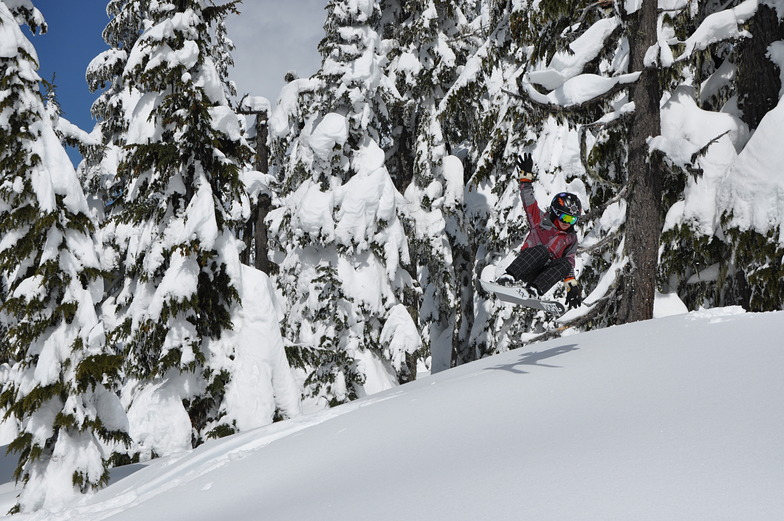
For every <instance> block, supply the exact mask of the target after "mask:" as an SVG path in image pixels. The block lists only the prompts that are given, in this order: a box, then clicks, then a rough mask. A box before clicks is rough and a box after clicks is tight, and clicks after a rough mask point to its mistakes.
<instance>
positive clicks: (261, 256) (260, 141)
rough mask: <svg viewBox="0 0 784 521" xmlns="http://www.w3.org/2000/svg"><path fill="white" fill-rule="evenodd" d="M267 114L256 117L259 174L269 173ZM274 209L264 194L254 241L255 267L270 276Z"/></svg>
mask: <svg viewBox="0 0 784 521" xmlns="http://www.w3.org/2000/svg"><path fill="white" fill-rule="evenodd" d="M267 123H268V118H267V113H266V112H265V113H262V114H259V115H258V116H256V165H255V166H256V170H258V171H259V172H264V173H267V172H269V147H268V146H267V136H268V132H269V130H268V129H269V126H268V124H267ZM271 207H272V199H271V198H270V196H269V195H266V194H262V195H260V196H259V201H258V204H257V208H256V212H255V214H256V223H255V230H254V236H253V238H254V241H255V243H256V251H255V252H254V253H255V254H256V256H255V261H254V266H256V269H259V270H261V271H263V272H264V273H266V274H267V275H269V273H270V268H272V261H270V258H269V247H268V246H269V240H268V235H267V231H268V230H267V223H266V218H267V214H268V213H269V211H270V209H271Z"/></svg>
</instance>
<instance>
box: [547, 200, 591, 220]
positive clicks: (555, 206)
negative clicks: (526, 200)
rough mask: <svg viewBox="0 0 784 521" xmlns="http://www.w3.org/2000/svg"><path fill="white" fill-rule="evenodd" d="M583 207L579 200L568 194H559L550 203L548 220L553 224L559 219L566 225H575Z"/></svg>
mask: <svg viewBox="0 0 784 521" xmlns="http://www.w3.org/2000/svg"><path fill="white" fill-rule="evenodd" d="M582 210H583V205H582V204H580V199H579V198H578V197H577V196H576V195H574V194H571V193H569V192H561V193H560V194H558V195H556V196H555V197H553V201H552V202H551V203H550V219H551V220H552V221H553V222H555V221H556V220H558V219H560V220H561V221H563V222H565V223H566V224H575V223H576V222H577V219H578V218H579V217H580V214H581V213H582Z"/></svg>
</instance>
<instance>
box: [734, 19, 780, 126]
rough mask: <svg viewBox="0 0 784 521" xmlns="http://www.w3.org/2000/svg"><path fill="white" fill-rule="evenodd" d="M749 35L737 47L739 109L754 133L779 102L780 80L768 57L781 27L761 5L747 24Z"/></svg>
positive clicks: (778, 36) (774, 66)
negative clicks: (750, 35) (738, 55)
mask: <svg viewBox="0 0 784 521" xmlns="http://www.w3.org/2000/svg"><path fill="white" fill-rule="evenodd" d="M749 32H751V34H752V38H747V39H745V40H743V42H742V43H741V44H740V59H739V60H738V107H739V108H740V109H741V110H742V111H743V121H744V122H745V123H746V124H747V125H749V127H750V128H751V129H756V128H757V127H758V126H759V123H760V121H762V118H763V117H765V114H767V113H768V112H770V111H771V110H772V109H774V108H775V107H776V105H777V104H778V102H779V91H780V90H781V76H780V75H779V69H778V67H776V65H775V64H774V63H773V61H771V59H770V58H768V56H767V54H768V47H769V46H770V44H771V43H773V42H775V41H778V40H781V39H782V38H784V24H782V23H781V22H779V19H778V16H777V15H776V11H775V10H774V9H773V8H772V7H770V6H768V5H765V4H761V5H760V6H759V9H758V11H757V14H756V15H754V17H753V18H752V19H751V20H750V22H749Z"/></svg>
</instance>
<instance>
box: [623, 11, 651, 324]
mask: <svg viewBox="0 0 784 521" xmlns="http://www.w3.org/2000/svg"><path fill="white" fill-rule="evenodd" d="M656 7H657V2H656V0H644V1H643V3H642V7H641V8H640V10H639V11H638V12H636V13H634V14H633V19H632V20H631V24H630V36H629V42H630V55H631V56H630V66H631V70H632V71H642V74H641V75H640V79H639V80H638V81H637V83H636V84H635V86H634V88H633V90H632V93H631V99H632V101H634V104H635V111H634V117H633V119H632V122H631V129H630V132H631V135H630V142H629V160H628V165H627V168H628V183H629V185H630V186H629V188H630V191H629V198H628V207H627V210H626V234H625V237H626V243H625V252H626V255H627V256H628V258H629V260H630V266H629V268H628V269H627V270H626V274H625V277H626V278H625V280H624V281H623V285H622V288H623V289H622V293H621V295H620V302H619V307H618V316H617V321H618V323H627V322H634V321H637V320H647V319H650V318H652V317H653V301H654V297H655V294H656V268H657V265H658V258H659V238H660V234H661V220H662V217H661V200H662V186H661V178H660V169H659V164H660V159H658V155H657V154H653V155H651V154H650V153H649V151H648V139H649V138H651V137H654V136H658V135H659V134H660V133H661V115H660V112H659V102H660V100H661V96H662V94H661V86H660V85H659V78H658V71H657V69H655V68H647V69H646V68H644V58H645V53H646V51H647V50H648V49H649V48H650V46H651V45H653V44H654V43H656Z"/></svg>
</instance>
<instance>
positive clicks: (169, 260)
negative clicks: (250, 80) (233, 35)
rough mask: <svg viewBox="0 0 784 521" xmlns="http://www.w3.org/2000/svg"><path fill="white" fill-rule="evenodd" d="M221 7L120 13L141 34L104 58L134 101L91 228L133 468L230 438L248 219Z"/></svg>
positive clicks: (153, 5) (134, 5) (139, 5)
mask: <svg viewBox="0 0 784 521" xmlns="http://www.w3.org/2000/svg"><path fill="white" fill-rule="evenodd" d="M235 4H236V2H230V3H228V4H225V5H222V6H215V5H213V4H212V2H208V1H202V0H187V1H179V2H173V3H170V2H129V3H128V4H126V6H125V8H126V10H127V9H131V11H132V12H133V13H140V14H141V15H142V16H146V17H147V18H146V19H145V20H144V27H145V30H144V32H143V33H142V34H140V35H139V36H138V38H137V39H136V40H135V42H134V43H133V46H132V48H130V49H127V53H128V55H127V58H126V57H125V56H124V55H123V54H122V51H124V50H125V49H120V50H118V51H117V52H116V53H115V54H116V58H117V59H118V60H121V59H124V60H125V63H124V66H123V68H122V75H121V77H119V78H117V79H116V80H115V81H116V82H118V83H119V84H120V85H122V86H123V88H124V89H127V90H128V91H129V92H134V91H135V92H136V93H138V95H136V96H126V98H125V99H124V100H123V102H124V103H125V104H124V105H123V106H122V107H121V108H122V110H123V111H124V114H123V117H125V118H127V122H122V121H121V120H120V121H119V122H118V125H120V124H124V125H127V131H126V132H125V133H124V134H123V138H124V142H122V143H121V144H122V145H123V147H122V150H121V153H120V159H119V163H118V168H117V179H118V181H119V187H118V188H117V190H116V193H117V199H116V202H115V203H114V204H113V205H112V210H111V213H110V218H109V220H108V221H107V225H106V227H105V229H104V235H105V240H106V241H107V244H109V245H110V246H111V248H112V249H113V251H114V268H115V269H116V273H115V275H116V276H115V282H114V285H113V287H112V293H111V296H110V300H109V301H108V302H107V309H114V317H112V318H109V319H108V320H109V321H110V326H111V331H110V336H109V339H110V342H111V343H112V345H116V346H117V348H118V349H120V350H121V351H122V352H123V353H124V354H125V356H126V358H125V365H124V369H125V371H126V374H127V377H128V378H130V379H131V380H130V381H129V383H128V384H126V388H125V390H124V394H123V400H124V401H125V403H126V406H127V407H128V408H129V418H130V421H131V435H132V436H133V437H134V441H135V442H136V443H137V444H138V449H137V450H139V451H140V452H141V453H142V455H143V456H144V457H149V456H151V455H156V454H161V453H165V452H168V451H171V450H178V449H182V448H187V447H190V446H191V444H192V443H196V444H198V443H201V442H202V441H203V440H204V439H206V438H208V437H214V436H221V435H225V434H227V433H231V432H234V431H235V430H236V425H234V424H233V422H232V421H231V420H230V419H228V418H227V417H226V414H227V411H226V407H225V400H224V398H225V394H226V389H227V386H228V385H229V383H230V382H231V380H232V370H233V369H232V357H233V356H234V355H235V349H236V337H235V335H236V331H235V330H234V328H235V326H236V322H237V317H238V313H239V310H240V293H239V291H240V288H241V273H240V269H241V268H240V263H239V257H238V250H239V248H240V244H239V242H238V240H237V238H236V236H235V231H236V229H237V227H238V226H240V225H241V223H242V222H243V221H244V219H245V218H246V217H247V215H246V214H247V210H248V203H247V196H246V195H245V193H244V188H243V185H242V183H241V180H240V171H241V169H242V168H244V167H245V165H246V163H247V162H248V160H249V158H250V153H251V150H250V148H249V147H248V145H247V143H246V142H245V139H244V138H243V136H242V133H241V129H240V126H239V122H238V118H237V116H236V114H235V113H234V112H233V110H232V109H231V108H230V106H229V103H228V100H227V98H226V91H227V87H226V85H225V83H224V81H223V79H224V74H223V73H222V72H221V66H220V65H219V64H217V63H216V61H215V59H214V56H215V51H214V43H215V34H216V31H219V27H220V26H221V24H222V21H223V18H224V17H225V16H226V15H227V14H229V13H230V12H234V11H235V10H236V6H235ZM125 12H126V11H125V10H123V11H120V13H119V14H123V13H125ZM136 23H137V22H136V21H135V19H134V22H133V23H132V24H131V25H132V26H133V25H135V24H136ZM129 34H130V33H129ZM130 38H131V39H132V35H131V36H130ZM130 43H131V42H130V40H128V41H125V42H124V44H123V46H124V45H128V44H130ZM118 63H120V62H118ZM110 65H111V64H110ZM118 128H121V127H118ZM150 403H157V404H158V406H157V410H156V411H155V414H156V415H157V416H156V417H157V418H158V419H157V420H153V421H151V422H150V421H148V420H146V419H145V415H147V414H148V411H146V410H145V408H147V407H148V406H149V404H150Z"/></svg>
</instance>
